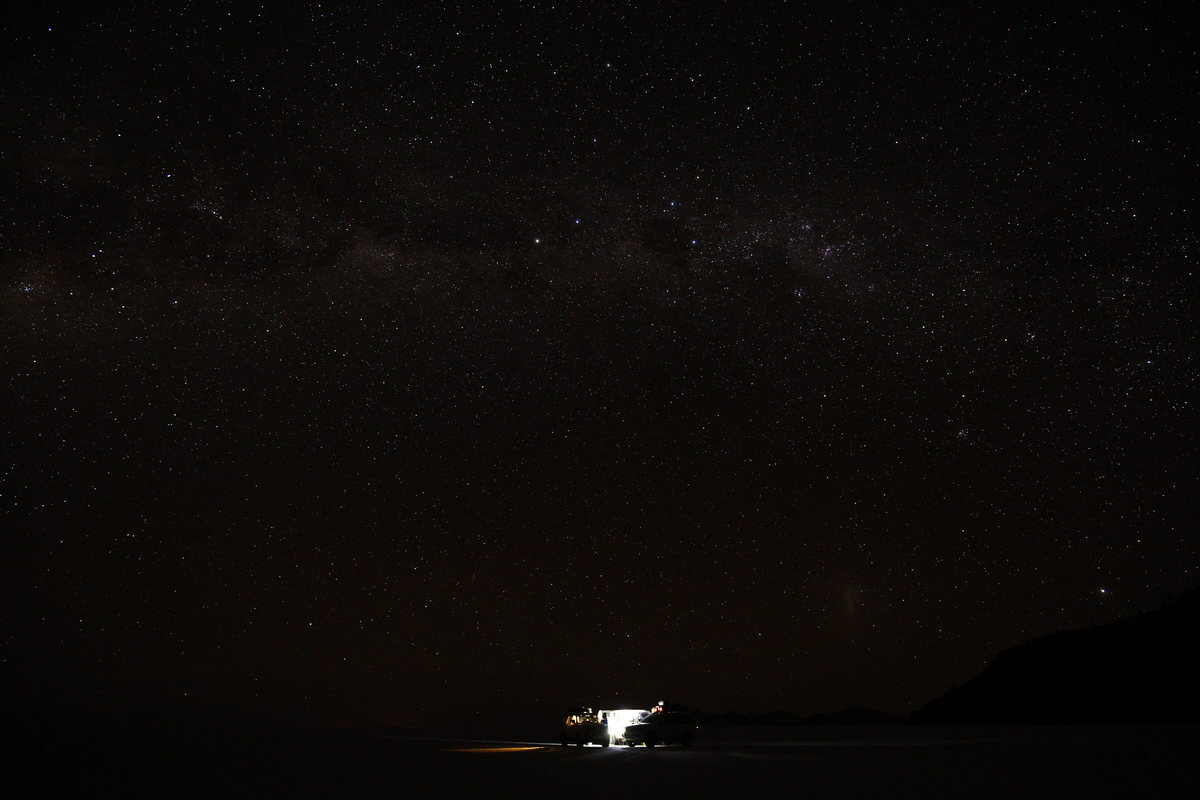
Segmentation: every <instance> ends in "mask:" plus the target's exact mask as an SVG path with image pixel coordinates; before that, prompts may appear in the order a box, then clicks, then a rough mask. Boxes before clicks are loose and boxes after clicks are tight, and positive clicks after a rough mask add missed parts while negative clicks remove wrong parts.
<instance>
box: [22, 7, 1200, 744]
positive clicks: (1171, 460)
mask: <svg viewBox="0 0 1200 800" xmlns="http://www.w3.org/2000/svg"><path fill="white" fill-rule="evenodd" d="M25 5H27V6H29V8H28V9H25V10H22V11H20V12H19V13H18V12H14V11H12V10H9V11H6V12H5V19H4V20H3V23H2V24H3V42H2V45H0V60H2V63H3V68H2V69H3V82H2V86H0V119H2V120H3V124H2V125H0V153H2V155H0V364H2V371H0V377H2V378H3V393H4V394H3V406H4V408H5V413H4V430H3V437H2V442H3V444H2V448H3V449H2V452H3V459H2V463H3V467H4V470H3V476H2V483H0V494H2V497H0V501H2V503H3V517H4V527H5V528H6V529H7V533H5V534H4V542H5V548H4V549H5V555H4V579H3V581H2V583H3V590H2V591H3V594H2V595H0V599H2V603H3V612H2V614H0V634H2V636H3V638H2V640H0V658H2V663H3V675H4V683H5V690H6V694H8V695H9V696H10V698H11V700H10V703H11V702H19V703H20V704H21V705H22V707H23V708H27V709H29V710H30V713H35V712H37V710H38V709H42V708H46V709H51V708H52V709H55V710H56V713H63V712H64V711H65V712H70V713H81V714H84V715H91V714H97V715H100V716H114V715H115V716H118V717H119V716H121V715H127V716H138V715H150V716H155V715H157V716H159V717H170V716H172V715H189V714H197V713H200V714H212V715H216V716H222V715H229V716H231V717H233V718H241V717H247V716H249V717H254V716H273V717H284V718H291V717H295V718H305V719H318V720H322V721H329V722H336V723H344V724H394V725H409V726H422V725H461V726H468V725H472V724H483V723H487V724H489V725H492V726H495V725H496V723H497V722H500V723H503V722H504V721H505V720H522V721H527V722H529V723H531V724H532V723H538V722H539V721H544V723H545V725H546V729H547V730H549V731H557V722H558V720H557V717H558V715H559V713H560V711H562V710H563V709H565V708H566V707H568V706H571V705H578V704H586V705H601V706H606V707H608V706H611V705H626V704H631V705H636V706H641V707H645V706H646V705H647V704H650V703H653V702H655V701H657V700H659V699H662V698H667V699H670V700H675V701H678V702H681V703H686V704H688V705H690V706H691V707H693V708H699V709H704V710H709V711H724V710H726V709H734V710H741V711H769V710H772V709H789V710H792V711H794V712H797V713H814V712H821V711H832V710H836V709H838V708H841V707H844V706H848V705H850V704H859V705H863V706H869V707H874V708H879V709H882V710H885V711H889V712H894V713H901V714H902V713H906V712H908V711H910V710H912V709H914V708H916V707H919V706H920V705H922V704H923V703H924V702H926V701H927V700H929V699H931V698H932V697H934V696H936V695H938V694H941V693H942V692H944V691H945V690H947V689H949V688H950V687H951V686H953V685H955V684H959V683H962V682H963V681H965V680H966V679H967V678H969V677H971V676H972V675H974V674H976V673H977V672H978V671H979V670H981V669H982V668H983V666H984V665H985V664H986V663H987V661H988V660H989V659H990V658H991V657H992V656H993V655H994V654H995V653H996V652H997V651H999V650H1000V649H1003V648H1005V647H1009V646H1012V645H1016V644H1020V643H1023V642H1026V641H1028V640H1030V639H1031V638H1033V637H1036V636H1041V635H1045V634H1048V633H1051V632H1054V631H1058V630H1062V629H1066V628H1078V627H1083V626H1087V625H1090V624H1095V623H1101V622H1107V621H1110V620H1113V619H1117V618H1120V617H1124V616H1129V615H1132V614H1136V613H1137V612H1138V611H1139V610H1149V609H1152V608H1156V607H1158V606H1159V605H1161V604H1162V603H1163V602H1164V601H1165V600H1166V599H1167V597H1168V596H1169V595H1175V596H1178V595H1179V594H1182V593H1183V592H1185V591H1187V590H1189V589H1191V588H1193V587H1194V586H1196V585H1197V583H1198V582H1200V538H1198V537H1197V480H1198V474H1197V464H1198V463H1200V462H1198V460H1197V440H1196V439H1197V437H1196V430H1197V428H1198V426H1197V420H1196V401H1197V391H1196V390H1197V377H1198V375H1200V371H1198V368H1200V364H1198V359H1197V355H1196V348H1195V345H1194V338H1195V335H1196V334H1195V332H1196V330H1197V329H1198V327H1200V326H1198V324H1197V323H1198V320H1197V317H1198V314H1197V311H1198V299H1200V298H1198V286H1197V274H1196V257H1197V246H1198V242H1197V231H1200V219H1198V217H1200V214H1198V211H1200V205H1198V203H1200V197H1198V195H1200V189H1198V187H1200V160H1198V157H1197V150H1196V147H1195V143H1196V141H1198V140H1200V135H1198V134H1200V131H1198V127H1200V126H1198V119H1200V117H1198V115H1197V110H1198V109H1200V91H1198V89H1200V78H1198V75H1200V55H1198V50H1197V42H1198V41H1200V31H1198V30H1197V29H1196V26H1195V25H1194V18H1192V17H1190V15H1189V13H1188V10H1189V7H1188V4H1182V3H1181V4H1178V5H1175V6H1172V5H1170V4H1150V3H1147V4H1130V5H1129V6H1128V7H1126V8H1125V9H1124V10H1122V11H1112V12H1099V11H1096V10H1086V11H1064V10H1046V9H1041V10H1037V11H1031V10H1020V9H1009V8H1007V7H1006V8H1005V9H1004V10H979V9H976V10H967V9H964V8H962V7H955V8H953V9H944V10H934V9H932V8H930V9H929V10H917V8H918V6H913V7H906V8H905V9H904V10H899V9H893V10H883V11H876V10H871V11H865V10H862V9H856V8H852V7H850V4H841V3H839V4H835V5H834V6H833V7H832V8H824V7H820V6H818V5H815V4H799V3H793V4H784V3H778V4H771V5H767V4H762V5H759V4H742V3H730V4H728V5H725V6H709V7H706V6H703V5H699V4H668V3H664V4H657V3H656V4H645V5H644V6H643V5H641V4H625V3H623V4H607V3H606V4H576V3H557V4H556V3H548V2H547V3H541V2H538V3H534V2H527V3H516V4H512V5H507V4H505V5H495V4H492V5H489V6H488V7H487V8H485V9H483V8H475V7H468V8H463V9H459V10H455V9H454V8H449V9H446V8H442V7H440V4H425V3H411V4H404V3H396V4H387V3H366V4H354V6H353V7H349V6H341V5H339V4H336V3H322V4H315V3H296V4H281V5H280V6H275V5H269V6H267V5H263V6H258V5H255V4H250V3H223V4H213V5H207V4H181V7H180V8H177V9H175V10H172V11H167V10H151V9H150V8H149V7H150V6H152V5H156V4H136V6H135V7H132V8H128V9H122V8H121V7H120V6H110V5H109V4H98V5H95V9H94V10H93V11H91V12H56V11H55V10H53V9H47V8H44V7H42V6H41V5H40V4H35V3H27V4H25ZM451 5H453V4H451ZM1051 5H1054V4H1051ZM919 6H920V7H921V8H925V6H926V4H919Z"/></svg>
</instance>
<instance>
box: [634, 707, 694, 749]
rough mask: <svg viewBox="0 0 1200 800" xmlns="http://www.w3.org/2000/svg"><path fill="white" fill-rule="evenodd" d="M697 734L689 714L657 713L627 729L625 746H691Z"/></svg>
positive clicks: (676, 712)
mask: <svg viewBox="0 0 1200 800" xmlns="http://www.w3.org/2000/svg"><path fill="white" fill-rule="evenodd" d="M695 733H696V725H695V724H694V723H693V722H692V718H691V716H690V715H689V714H686V713H683V712H680V711H656V712H654V713H653V714H651V715H650V716H648V717H646V718H645V719H643V720H642V721H641V722H639V723H637V724H634V725H630V726H628V727H627V728H625V744H627V745H629V746H630V747H635V746H636V745H638V744H644V745H646V747H654V745H656V744H671V743H673V742H679V743H680V744H682V745H685V746H686V745H690V744H691V743H692V737H693V736H694V735H695Z"/></svg>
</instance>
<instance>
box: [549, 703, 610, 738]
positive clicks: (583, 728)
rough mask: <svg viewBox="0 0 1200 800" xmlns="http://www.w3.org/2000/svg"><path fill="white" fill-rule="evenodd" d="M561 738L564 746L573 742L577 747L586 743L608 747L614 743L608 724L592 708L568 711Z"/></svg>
mask: <svg viewBox="0 0 1200 800" xmlns="http://www.w3.org/2000/svg"><path fill="white" fill-rule="evenodd" d="M559 740H560V741H561V742H562V746H563V747H567V746H568V745H572V744H573V745H575V746H576V747H583V746H584V745H585V744H598V745H600V746H601V747H608V746H609V745H610V744H612V737H611V736H609V734H608V725H607V724H606V723H605V722H604V721H602V720H601V719H600V718H599V717H598V716H597V715H596V712H595V711H593V710H592V709H590V708H573V709H571V710H570V711H569V712H568V713H567V718H566V719H565V720H563V725H562V731H561V732H560V735H559Z"/></svg>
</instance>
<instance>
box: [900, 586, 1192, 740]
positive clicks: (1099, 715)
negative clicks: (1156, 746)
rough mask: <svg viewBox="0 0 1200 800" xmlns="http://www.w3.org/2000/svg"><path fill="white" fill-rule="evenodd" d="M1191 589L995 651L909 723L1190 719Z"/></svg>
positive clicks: (926, 706) (1181, 720)
mask: <svg viewBox="0 0 1200 800" xmlns="http://www.w3.org/2000/svg"><path fill="white" fill-rule="evenodd" d="M1197 633H1200V590H1193V591H1192V592H1189V593H1188V594H1187V595H1185V596H1184V597H1182V598H1180V599H1179V600H1176V601H1174V602H1172V603H1170V604H1169V605H1166V606H1164V607H1162V608H1160V609H1158V610H1156V611H1151V612H1149V613H1145V614H1142V615H1140V616H1137V617H1133V618H1131V619H1125V620H1120V621H1118V622H1112V623H1109V624H1107V625H1100V626H1097V627H1094V628H1087V629H1085V630H1078V631H1066V632H1063V633H1057V634H1054V635H1052V636H1047V637H1045V638H1043V639H1037V640H1035V641H1033V642H1030V643H1029V644H1026V645H1022V646H1020V647H1014V648H1012V649H1010V650H1005V651H1004V652H1002V653H1000V654H999V655H998V656H996V657H995V658H994V659H993V660H992V662H991V663H990V664H989V665H988V667H987V669H985V670H984V671H983V672H982V673H981V674H980V675H979V676H977V677H975V678H972V679H971V680H969V681H967V682H966V683H965V684H963V685H962V686H960V687H957V688H955V689H952V690H951V691H950V692H948V693H946V694H945V695H943V696H941V697H938V698H936V699H935V700H932V701H930V702H929V703H928V704H927V705H925V707H924V708H921V709H920V710H918V711H915V712H914V713H913V714H912V716H911V719H912V720H913V721H914V722H1032V723H1040V722H1063V723H1068V722H1069V723H1084V722H1197V721H1200V655H1198V653H1200V649H1198V648H1197V646H1196V641H1197Z"/></svg>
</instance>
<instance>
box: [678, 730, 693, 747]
mask: <svg viewBox="0 0 1200 800" xmlns="http://www.w3.org/2000/svg"><path fill="white" fill-rule="evenodd" d="M679 743H680V744H682V745H683V746H684V747H691V746H692V733H691V731H688V732H686V733H684V734H683V736H681V737H680V738H679Z"/></svg>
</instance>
